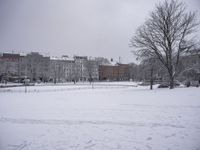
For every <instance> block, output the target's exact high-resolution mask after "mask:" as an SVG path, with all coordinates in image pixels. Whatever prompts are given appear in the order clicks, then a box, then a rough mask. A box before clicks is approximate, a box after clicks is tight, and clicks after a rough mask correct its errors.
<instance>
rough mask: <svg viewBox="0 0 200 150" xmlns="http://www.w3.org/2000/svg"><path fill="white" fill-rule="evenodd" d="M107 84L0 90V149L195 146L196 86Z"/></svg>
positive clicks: (199, 124)
mask: <svg viewBox="0 0 200 150" xmlns="http://www.w3.org/2000/svg"><path fill="white" fill-rule="evenodd" d="M112 84H113V85H112V86H106V85H104V84H102V85H103V86H97V85H94V88H92V86H91V85H89V84H88V85H87V84H85V85H82V86H81V85H68V86H66V85H65V86H63V85H61V86H35V87H28V90H30V92H27V93H24V92H23V91H24V87H18V88H9V89H10V90H8V91H1V92H0V150H73V149H77V150H85V149H92V150H117V149H119V150H134V149H136V150H145V149H146V150H150V149H153V150H161V149H162V150H170V149H171V150H200V88H177V89H174V90H169V89H155V90H152V91H151V90H149V87H140V86H138V87H135V86H122V83H119V84H120V86H116V84H117V83H116V84H115V85H114V83H112ZM126 85H128V84H126ZM129 85H130V84H129ZM131 85H135V84H131ZM80 87H84V88H80ZM31 88H35V89H36V90H38V91H37V92H33V91H34V90H33V89H31ZM73 88H74V89H73ZM45 89H49V90H45ZM56 89H57V90H56ZM60 89H63V90H60ZM75 89H76V90H75ZM3 90H5V89H3ZM55 91H56V92H55Z"/></svg>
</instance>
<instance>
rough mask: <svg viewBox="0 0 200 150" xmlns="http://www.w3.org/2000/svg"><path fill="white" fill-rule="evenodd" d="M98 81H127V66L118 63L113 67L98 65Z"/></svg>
mask: <svg viewBox="0 0 200 150" xmlns="http://www.w3.org/2000/svg"><path fill="white" fill-rule="evenodd" d="M99 80H109V81H127V80H129V65H128V64H119V63H117V64H116V65H114V66H109V65H100V66H99Z"/></svg>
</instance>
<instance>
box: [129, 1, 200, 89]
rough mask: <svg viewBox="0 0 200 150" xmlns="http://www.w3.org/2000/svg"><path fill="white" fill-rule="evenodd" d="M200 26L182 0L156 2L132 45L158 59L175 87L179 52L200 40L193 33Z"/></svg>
mask: <svg viewBox="0 0 200 150" xmlns="http://www.w3.org/2000/svg"><path fill="white" fill-rule="evenodd" d="M197 26H198V23H197V17H196V13H194V12H186V7H185V4H184V3H182V2H179V1H176V0H171V1H167V0H166V1H164V2H163V3H159V4H158V5H156V7H155V10H154V11H153V12H151V14H150V17H149V19H148V20H147V21H146V22H145V23H144V24H143V25H142V26H141V27H139V28H138V29H137V31H136V35H135V36H134V37H133V38H132V39H131V46H132V47H135V48H136V49H135V51H134V53H135V54H136V55H137V56H138V57H139V58H142V59H143V58H144V59H146V58H151V57H153V58H155V57H156V58H157V59H159V61H160V62H161V63H162V65H163V66H164V67H165V68H166V70H167V72H168V77H169V81H170V89H172V88H174V78H175V76H176V70H177V67H178V64H179V60H180V56H181V55H182V54H184V53H185V52H188V51H189V50H191V49H192V48H193V46H194V45H195V44H196V43H197V42H196V40H195V36H193V33H194V32H195V30H196V29H197Z"/></svg>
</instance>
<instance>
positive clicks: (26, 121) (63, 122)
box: [0, 117, 185, 128]
mask: <svg viewBox="0 0 200 150" xmlns="http://www.w3.org/2000/svg"><path fill="white" fill-rule="evenodd" d="M0 123H15V124H32V125H34V124H46V125H81V124H91V125H120V126H137V127H171V128H185V127H184V126H182V125H175V124H168V123H151V122H149V123H147V122H127V121H101V120H39V119H38V120H37V119H14V118H6V117H1V118H0Z"/></svg>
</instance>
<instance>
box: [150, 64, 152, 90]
mask: <svg viewBox="0 0 200 150" xmlns="http://www.w3.org/2000/svg"><path fill="white" fill-rule="evenodd" d="M150 90H153V67H151V77H150Z"/></svg>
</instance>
